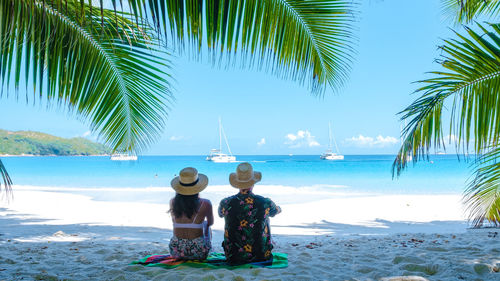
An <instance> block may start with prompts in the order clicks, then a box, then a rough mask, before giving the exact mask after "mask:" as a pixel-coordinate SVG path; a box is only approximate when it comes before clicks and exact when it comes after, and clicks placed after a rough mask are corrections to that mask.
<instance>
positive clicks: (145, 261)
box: [132, 253, 288, 268]
mask: <svg viewBox="0 0 500 281" xmlns="http://www.w3.org/2000/svg"><path fill="white" fill-rule="evenodd" d="M132 264H142V265H144V266H160V267H164V268H174V267H178V266H179V265H185V266H190V267H207V268H255V267H265V268H285V267H288V255H287V254H283V253H273V257H272V258H271V259H269V260H267V261H262V262H252V263H246V264H241V265H230V264H228V263H227V262H226V257H225V256H224V254H223V253H211V254H210V255H209V256H208V258H207V259H206V260H203V261H200V260H189V261H188V260H179V259H175V258H172V257H171V256H170V255H150V256H146V257H144V258H142V259H140V260H137V261H133V262H132Z"/></svg>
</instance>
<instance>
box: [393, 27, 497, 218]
mask: <svg viewBox="0 0 500 281" xmlns="http://www.w3.org/2000/svg"><path fill="white" fill-rule="evenodd" d="M478 28H479V30H480V31H481V33H478V32H475V31H473V30H472V29H468V28H466V32H467V35H468V36H464V35H461V34H457V37H458V38H457V39H454V40H447V41H445V45H444V46H443V47H442V50H443V57H442V59H441V60H440V63H441V66H442V67H443V68H444V70H442V71H434V72H431V74H432V75H433V76H434V77H433V78H430V79H427V80H422V81H420V83H421V84H423V86H422V87H420V88H419V89H418V90H417V93H420V94H421V96H420V98H418V99H417V100H416V101H415V102H413V103H412V104H411V105H410V106H408V107H407V108H406V109H405V110H404V111H402V112H401V113H400V114H402V119H404V120H410V121H409V123H408V125H407V126H406V128H405V129H404V131H403V136H404V141H403V143H402V146H401V148H400V150H399V152H398V155H397V157H396V159H395V161H394V163H393V173H397V175H399V174H400V173H401V171H402V170H403V169H404V168H405V167H406V166H407V164H408V162H409V156H413V161H418V160H419V159H422V158H425V157H428V155H429V150H430V148H431V147H436V148H439V147H442V146H445V143H446V142H447V141H449V140H447V139H446V138H445V137H444V136H443V116H442V113H443V104H444V103H445V101H446V100H448V99H451V98H453V105H452V108H451V119H450V124H449V131H450V132H451V134H452V135H455V136H456V138H455V139H456V146H457V147H456V149H457V151H458V152H459V151H463V152H465V153H467V152H468V151H469V149H470V147H472V148H471V149H472V150H473V152H474V153H475V154H476V155H481V154H485V155H484V156H482V157H479V158H478V159H477V168H476V176H475V179H474V180H473V181H472V182H471V183H470V184H469V187H468V189H467V191H466V193H465V196H464V202H465V203H466V204H467V209H468V210H469V211H470V216H471V217H470V218H471V220H472V222H473V223H474V225H476V226H477V225H479V224H481V223H482V221H483V220H484V219H487V220H490V221H492V222H494V223H495V224H498V222H499V220H498V219H499V214H498V211H499V210H500V209H499V207H500V205H499V202H500V201H499V192H498V191H499V189H498V185H497V184H498V181H497V180H498V178H500V166H499V165H498V164H497V163H496V157H497V156H499V155H500V143H499V142H498V140H499V139H500V95H499V94H498V93H499V92H500V36H499V35H500V25H499V24H492V25H490V29H486V28H484V27H483V26H481V25H478Z"/></svg>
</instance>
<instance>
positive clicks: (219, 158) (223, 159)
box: [207, 117, 236, 163]
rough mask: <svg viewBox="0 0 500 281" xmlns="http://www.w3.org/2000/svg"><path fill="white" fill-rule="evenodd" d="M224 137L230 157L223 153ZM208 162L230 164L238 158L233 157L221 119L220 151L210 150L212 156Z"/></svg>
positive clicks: (208, 157) (208, 158) (209, 156)
mask: <svg viewBox="0 0 500 281" xmlns="http://www.w3.org/2000/svg"><path fill="white" fill-rule="evenodd" d="M222 136H224V141H225V142H226V146H227V150H228V151H229V155H228V154H225V153H223V152H222ZM207 160H208V161H212V162H215V163H228V162H234V161H236V157H235V156H233V153H232V152H231V148H230V147H229V143H228V142H227V138H226V134H225V133H224V128H222V122H221V120H220V117H219V149H212V150H210V155H208V156H207Z"/></svg>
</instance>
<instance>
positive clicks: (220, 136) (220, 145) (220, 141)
mask: <svg viewBox="0 0 500 281" xmlns="http://www.w3.org/2000/svg"><path fill="white" fill-rule="evenodd" d="M219 153H222V123H221V121H220V116H219Z"/></svg>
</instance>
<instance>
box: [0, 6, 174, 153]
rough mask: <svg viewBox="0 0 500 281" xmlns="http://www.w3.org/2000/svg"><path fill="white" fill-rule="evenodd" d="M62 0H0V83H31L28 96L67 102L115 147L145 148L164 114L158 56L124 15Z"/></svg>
mask: <svg viewBox="0 0 500 281" xmlns="http://www.w3.org/2000/svg"><path fill="white" fill-rule="evenodd" d="M64 4H65V5H62V2H61V1H2V6H0V17H1V19H2V22H1V25H0V46H2V48H1V51H0V65H1V66H2V68H1V69H0V76H1V78H2V82H4V83H7V84H9V83H14V85H15V87H19V84H20V82H21V81H22V82H24V83H27V82H32V83H33V86H34V88H35V92H36V94H37V95H35V97H34V98H37V97H39V98H47V99H49V100H55V101H58V102H60V103H64V104H68V105H69V106H70V108H71V109H74V110H76V111H77V112H78V113H79V114H81V115H82V116H84V117H86V118H88V119H89V120H90V124H91V127H92V129H93V130H94V131H97V132H99V133H100V134H101V136H102V138H103V139H104V140H105V142H106V143H107V144H108V145H110V146H111V147H112V148H113V149H114V150H118V151H131V150H133V149H135V150H138V149H141V148H145V147H146V146H147V145H148V144H149V143H150V142H151V141H153V140H154V139H155V137H156V136H158V134H159V132H160V130H161V129H162V127H163V124H164V117H165V115H166V108H165V105H166V104H167V103H168V101H169V84H168V81H167V79H166V77H165V75H163V71H164V70H166V69H167V68H168V61H166V59H165V58H164V57H165V55H163V56H160V54H159V51H158V50H154V49H153V50H151V49H150V47H154V46H153V45H148V44H149V43H150V42H152V41H151V40H150V39H149V37H148V36H149V34H147V30H145V29H144V27H143V26H139V25H137V24H135V23H134V22H132V21H130V20H128V19H127V18H126V17H125V16H126V15H123V14H115V13H114V12H111V11H108V10H103V11H99V10H98V9H93V10H92V9H91V6H87V5H82V6H81V5H79V4H78V5H75V4H74V2H71V1H68V2H65V3H64ZM58 8H59V9H58ZM75 15H76V16H75ZM100 17H102V21H101V22H100V23H93V24H92V22H95V21H96V19H99V18H100Z"/></svg>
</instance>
